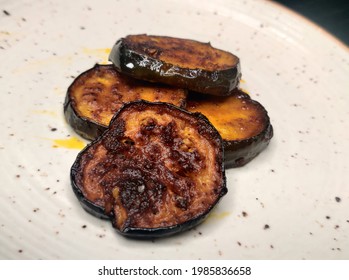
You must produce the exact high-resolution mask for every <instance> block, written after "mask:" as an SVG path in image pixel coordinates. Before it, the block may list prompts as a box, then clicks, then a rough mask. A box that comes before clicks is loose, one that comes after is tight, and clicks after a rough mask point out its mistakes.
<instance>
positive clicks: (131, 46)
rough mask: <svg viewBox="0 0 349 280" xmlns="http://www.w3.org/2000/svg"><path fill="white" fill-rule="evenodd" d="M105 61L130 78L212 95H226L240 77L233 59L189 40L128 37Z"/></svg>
mask: <svg viewBox="0 0 349 280" xmlns="http://www.w3.org/2000/svg"><path fill="white" fill-rule="evenodd" d="M109 60H110V61H111V62H113V64H114V65H115V66H116V67H117V68H118V69H119V71H121V72H122V73H125V74H128V75H130V76H132V77H134V78H137V79H141V80H147V81H151V82H161V83H165V84H169V85H172V86H176V87H178V88H187V89H190V90H193V91H196V92H201V93H207V94H212V95H223V96H225V95H229V94H230V92H231V90H232V89H234V88H235V87H237V85H238V84H239V81H240V77H241V72H240V60H239V58H238V57H237V56H235V55H233V54H231V53H229V52H226V51H223V50H219V49H216V48H214V47H212V46H211V45H210V43H201V42H198V41H193V40H189V39H180V38H173V37H165V36H151V35H145V34H142V35H129V36H126V37H125V38H121V39H119V40H118V41H117V42H116V44H115V45H114V47H113V48H112V51H111V53H110V56H109Z"/></svg>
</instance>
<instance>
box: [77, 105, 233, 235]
mask: <svg viewBox="0 0 349 280" xmlns="http://www.w3.org/2000/svg"><path fill="white" fill-rule="evenodd" d="M73 170H74V172H73V173H74V176H73V185H75V186H77V188H78V189H79V191H80V192H81V193H82V194H83V197H84V199H85V200H88V201H89V203H91V204H93V205H97V206H99V207H101V208H103V209H104V211H105V213H106V214H107V215H110V216H112V217H113V224H114V226H115V227H116V228H117V229H118V230H120V231H121V232H124V231H127V230H129V229H130V228H133V229H140V228H141V229H156V228H171V227H174V226H177V225H181V224H183V223H187V222H188V221H191V220H194V219H198V220H199V218H200V217H203V216H205V215H206V214H207V213H208V212H209V211H210V210H211V209H212V207H213V206H214V205H215V204H216V203H217V202H218V200H219V199H220V197H221V196H223V195H224V194H225V193H226V187H225V176H224V167H223V150H222V140H221V138H220V136H219V134H218V132H217V131H216V130H215V129H214V127H213V126H212V125H211V124H210V123H209V122H208V121H207V119H206V118H205V117H203V116H202V115H198V114H190V113H188V112H187V111H184V110H180V109H179V108H177V107H174V106H172V105H170V104H165V103H149V102H132V103H129V104H126V105H125V106H124V107H123V108H122V109H121V110H120V111H119V112H118V114H117V115H115V117H114V118H113V120H112V121H111V124H110V127H109V128H108V130H107V131H106V132H105V133H104V134H103V135H102V137H101V138H100V139H97V140H96V141H94V142H93V144H91V145H90V146H89V147H88V148H86V149H85V150H84V151H83V152H82V153H81V155H80V156H79V157H78V160H77V161H76V163H75V164H74V167H73Z"/></svg>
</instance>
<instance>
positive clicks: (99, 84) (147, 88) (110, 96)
mask: <svg viewBox="0 0 349 280" xmlns="http://www.w3.org/2000/svg"><path fill="white" fill-rule="evenodd" d="M186 96H187V91H186V90H184V89H178V88H173V87H170V86H166V85H160V84H154V83H149V82H145V81H139V80H136V79H133V78H131V77H128V76H126V75H123V74H121V73H119V72H118V71H117V70H116V69H115V67H114V66H113V65H100V64H96V65H95V66H94V67H93V68H91V69H89V70H87V71H85V72H84V73H82V74H81V75H79V76H78V77H77V78H76V79H75V80H74V81H73V83H72V84H71V85H70V86H69V88H68V91H67V95H66V100H65V103H64V114H65V117H66V120H67V122H68V123H69V124H70V126H71V127H72V128H73V129H74V130H75V131H76V132H77V133H78V134H79V135H80V136H82V137H84V138H86V139H89V140H94V139H95V138H97V137H98V136H99V135H101V134H102V132H103V131H104V130H106V128H107V127H108V125H109V122H110V120H111V118H112V117H113V115H114V114H115V113H116V112H117V111H118V109H120V107H121V106H122V105H123V104H124V103H128V102H131V101H136V100H141V99H143V100H147V101H152V102H168V103H171V104H174V105H176V106H179V107H184V106H185V102H186Z"/></svg>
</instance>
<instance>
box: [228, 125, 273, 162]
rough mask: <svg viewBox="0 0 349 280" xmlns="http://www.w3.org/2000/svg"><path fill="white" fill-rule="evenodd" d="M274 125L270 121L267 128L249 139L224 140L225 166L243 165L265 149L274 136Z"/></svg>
mask: <svg viewBox="0 0 349 280" xmlns="http://www.w3.org/2000/svg"><path fill="white" fill-rule="evenodd" d="M273 134H274V130H273V126H272V125H271V124H270V123H269V124H268V126H267V127H266V129H265V130H264V131H263V132H262V133H260V134H258V135H256V136H253V137H251V138H249V139H245V140H240V141H225V140H224V141H223V145H224V164H225V168H235V167H242V166H244V165H246V164H247V163H249V162H250V161H252V160H253V159H254V158H255V157H257V156H258V155H259V154H260V153H261V152H262V151H263V150H265V149H266V148H267V147H268V145H269V143H270V140H271V139H272V138H273Z"/></svg>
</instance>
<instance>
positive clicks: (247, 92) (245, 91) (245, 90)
mask: <svg viewBox="0 0 349 280" xmlns="http://www.w3.org/2000/svg"><path fill="white" fill-rule="evenodd" d="M240 90H242V91H243V92H244V93H246V94H248V95H251V94H250V92H249V91H248V90H247V89H245V88H240Z"/></svg>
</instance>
